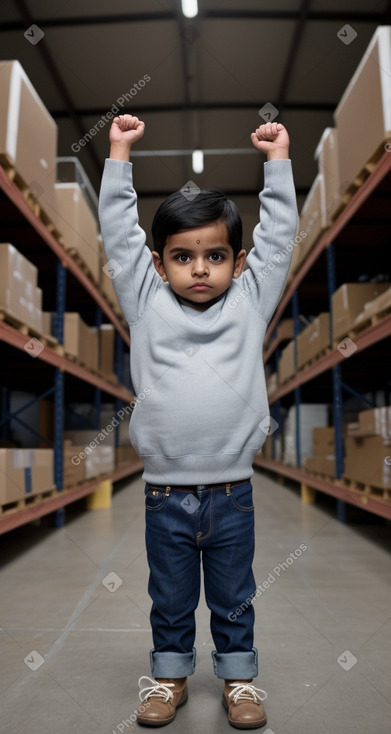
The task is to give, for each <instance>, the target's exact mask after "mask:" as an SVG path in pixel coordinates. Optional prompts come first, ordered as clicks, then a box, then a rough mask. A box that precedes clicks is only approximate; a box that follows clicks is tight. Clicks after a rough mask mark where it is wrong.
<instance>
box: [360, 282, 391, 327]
mask: <svg viewBox="0 0 391 734" xmlns="http://www.w3.org/2000/svg"><path fill="white" fill-rule="evenodd" d="M390 306H391V287H390V288H388V289H387V290H386V291H385V292H384V293H381V295H380V296H377V298H374V299H373V301H368V303H366V304H365V305H364V309H363V311H361V313H360V314H359V315H358V316H357V317H356V319H355V321H354V326H358V325H360V324H361V323H362V322H365V321H368V319H370V318H372V316H376V315H377V314H380V313H382V312H383V311H384V312H385V311H386V310H388V309H389V308H390Z"/></svg>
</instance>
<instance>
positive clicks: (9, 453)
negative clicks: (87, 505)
mask: <svg viewBox="0 0 391 734" xmlns="http://www.w3.org/2000/svg"><path fill="white" fill-rule="evenodd" d="M53 487H54V480H53V450H52V449H0V505H5V504H7V503H9V502H16V501H18V500H21V499H23V498H24V497H32V496H34V495H36V494H40V493H42V492H45V491H47V490H49V489H53Z"/></svg>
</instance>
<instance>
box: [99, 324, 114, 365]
mask: <svg viewBox="0 0 391 734" xmlns="http://www.w3.org/2000/svg"><path fill="white" fill-rule="evenodd" d="M114 340H115V331H114V326H113V324H102V325H101V327H100V345H99V369H101V370H102V372H104V373H105V374H107V375H111V374H113V372H114Z"/></svg>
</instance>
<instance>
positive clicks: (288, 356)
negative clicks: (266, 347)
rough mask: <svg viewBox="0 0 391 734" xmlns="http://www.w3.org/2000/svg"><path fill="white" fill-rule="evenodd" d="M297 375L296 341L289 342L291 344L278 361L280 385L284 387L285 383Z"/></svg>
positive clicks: (282, 352)
mask: <svg viewBox="0 0 391 734" xmlns="http://www.w3.org/2000/svg"><path fill="white" fill-rule="evenodd" d="M294 374H295V340H294V339H292V341H290V342H289V344H288V345H287V346H286V347H285V349H283V350H282V351H281V356H280V359H279V361H278V384H279V385H282V384H283V383H284V382H286V381H287V380H289V379H290V378H291V377H293V375H294Z"/></svg>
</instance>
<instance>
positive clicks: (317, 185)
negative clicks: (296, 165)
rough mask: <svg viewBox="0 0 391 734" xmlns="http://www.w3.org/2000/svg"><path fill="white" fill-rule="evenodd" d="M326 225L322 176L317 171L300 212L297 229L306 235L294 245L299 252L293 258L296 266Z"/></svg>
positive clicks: (304, 257) (303, 258)
mask: <svg viewBox="0 0 391 734" xmlns="http://www.w3.org/2000/svg"><path fill="white" fill-rule="evenodd" d="M327 226H328V224H327V210H326V195H325V182H324V176H323V173H318V175H317V176H316V177H315V180H314V182H313V184H312V186H311V188H310V190H309V192H308V195H307V198H306V200H305V202H304V204H303V207H302V209H301V212H300V219H299V230H300V232H305V233H306V237H305V238H304V239H303V242H302V243H300V245H297V246H296V247H295V250H298V251H299V252H300V256H299V255H297V258H298V259H297V260H295V265H296V267H297V266H298V265H300V264H301V262H302V261H303V260H305V259H306V256H307V255H308V253H309V252H310V250H312V248H313V247H314V245H315V244H316V242H317V241H318V239H319V237H320V236H321V234H322V233H323V232H324V230H325V229H327Z"/></svg>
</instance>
